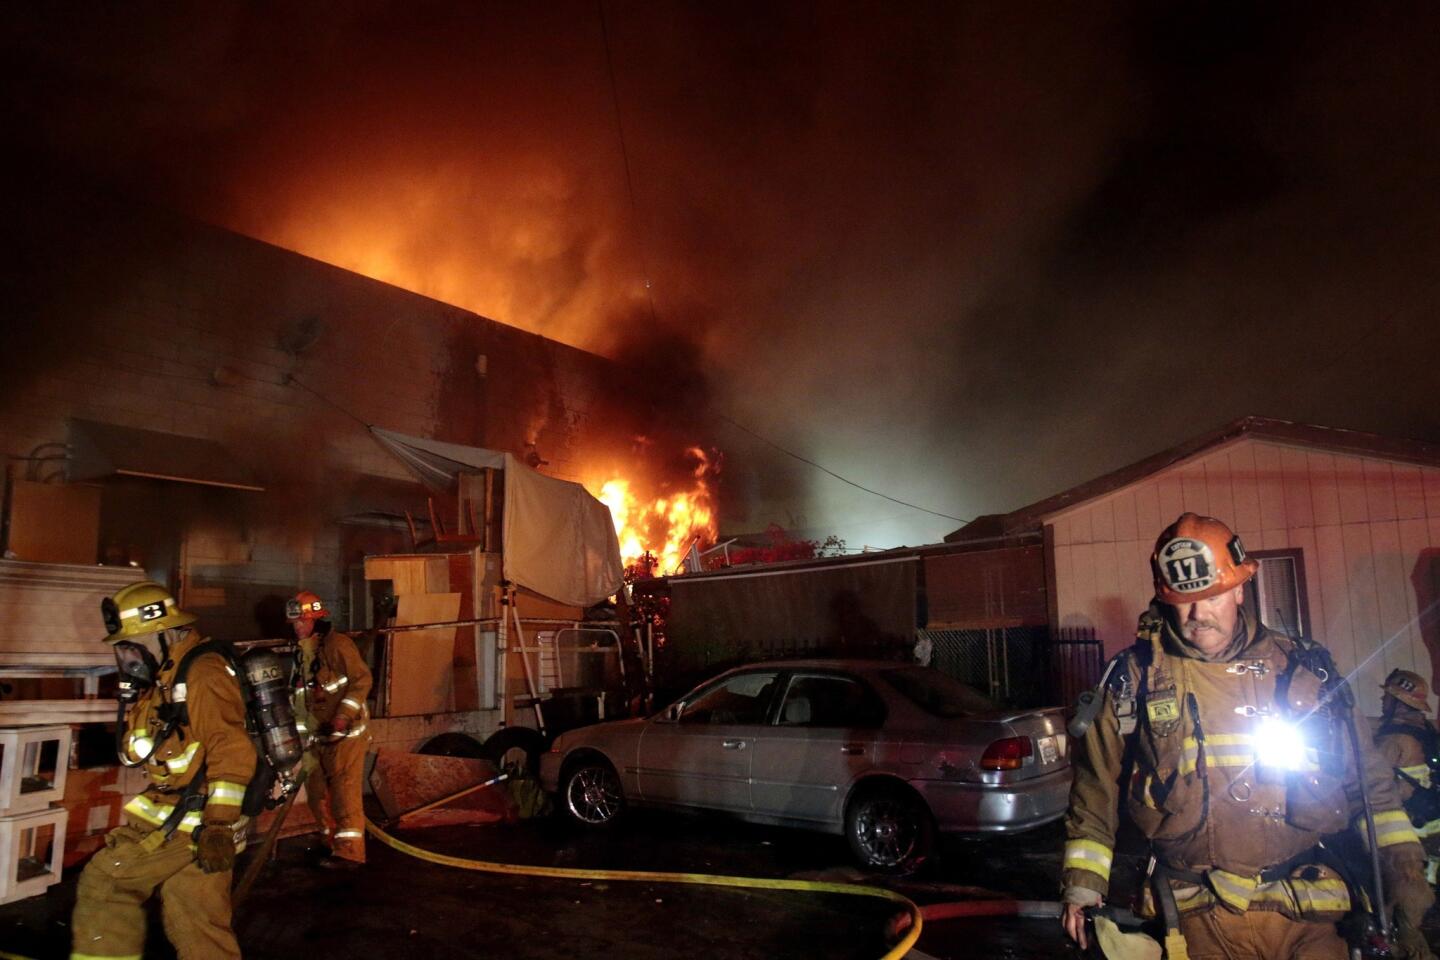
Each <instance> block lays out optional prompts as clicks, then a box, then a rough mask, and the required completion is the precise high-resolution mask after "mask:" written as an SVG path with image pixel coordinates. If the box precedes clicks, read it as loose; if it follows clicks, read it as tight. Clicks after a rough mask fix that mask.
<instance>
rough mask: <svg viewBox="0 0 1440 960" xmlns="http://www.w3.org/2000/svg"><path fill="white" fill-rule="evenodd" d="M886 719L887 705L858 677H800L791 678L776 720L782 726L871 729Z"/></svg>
mask: <svg viewBox="0 0 1440 960" xmlns="http://www.w3.org/2000/svg"><path fill="white" fill-rule="evenodd" d="M884 721H885V707H884V705H883V704H882V703H881V702H880V698H879V697H877V696H876V695H875V694H874V692H873V691H871V690H870V689H869V688H867V687H866V686H865V685H864V684H862V683H860V682H859V681H858V680H853V679H851V678H849V677H835V676H797V677H795V678H794V679H793V680H791V681H790V689H789V690H787V691H786V692H785V702H784V703H783V704H782V705H781V707H780V716H779V719H778V720H777V721H776V722H777V723H778V724H779V725H780V726H782V727H849V728H852V729H871V728H874V727H878V726H880V725H881V724H882V723H883V722H884Z"/></svg>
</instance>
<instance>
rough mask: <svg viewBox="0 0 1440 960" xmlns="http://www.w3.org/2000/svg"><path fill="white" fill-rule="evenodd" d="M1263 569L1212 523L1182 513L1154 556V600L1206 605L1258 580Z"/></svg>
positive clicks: (1223, 527)
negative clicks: (1208, 601) (1245, 583)
mask: <svg viewBox="0 0 1440 960" xmlns="http://www.w3.org/2000/svg"><path fill="white" fill-rule="evenodd" d="M1258 569H1260V563H1259V561H1257V560H1254V559H1251V558H1250V557H1247V556H1246V555H1245V545H1244V544H1243V543H1241V542H1240V538H1239V537H1237V536H1236V535H1235V534H1234V533H1233V532H1231V530H1230V528H1229V527H1227V526H1226V525H1225V524H1224V523H1222V522H1220V521H1219V520H1216V519H1215V518H1214V517H1202V516H1199V515H1197V514H1194V513H1183V514H1181V515H1180V518H1179V519H1178V520H1176V521H1175V522H1174V523H1172V524H1170V526H1168V527H1166V528H1165V531H1164V532H1163V533H1161V534H1160V537H1159V539H1158V540H1156V541H1155V552H1154V553H1152V554H1151V555H1150V570H1151V573H1152V574H1153V575H1154V578H1155V596H1156V597H1157V598H1159V599H1160V600H1161V601H1162V602H1164V603H1170V604H1182V603H1191V602H1193V601H1196V600H1208V599H1209V598H1210V597H1215V596H1219V595H1220V594H1222V593H1224V592H1225V591H1226V590H1233V589H1234V588H1236V587H1238V586H1240V584H1242V583H1244V582H1245V581H1247V580H1249V579H1250V578H1251V577H1253V576H1255V571H1256V570H1258Z"/></svg>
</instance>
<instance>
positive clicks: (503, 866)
mask: <svg viewBox="0 0 1440 960" xmlns="http://www.w3.org/2000/svg"><path fill="white" fill-rule="evenodd" d="M365 828H366V829H367V830H368V831H369V832H370V835H371V836H372V837H374V838H375V839H376V840H379V841H380V842H381V843H383V844H385V845H386V846H387V847H390V848H392V849H394V850H398V851H399V852H401V853H403V854H405V855H407V856H411V857H416V858H418V859H421V860H425V861H428V862H430V863H436V864H440V865H441V866H446V867H457V868H459V869H461V870H478V871H480V872H481V873H504V874H513V875H519V876H528V877H549V878H551V879H555V880H640V881H649V882H652V883H688V884H697V885H700V886H709V887H738V888H742V889H751V890H796V891H801V892H806V893H834V894H840V895H842V896H851V897H875V898H877V899H880V900H890V901H892V902H894V903H898V904H900V905H901V906H902V907H904V908H905V913H903V914H900V915H899V916H898V917H897V918H896V919H894V920H891V921H890V924H889V926H890V927H891V928H893V929H895V931H896V936H899V935H900V933H901V932H903V933H904V936H903V937H902V938H901V939H900V941H899V942H898V943H896V944H895V945H894V946H893V947H891V948H890V950H889V952H888V953H886V954H885V956H884V957H882V958H881V960H900V958H901V957H903V956H905V954H907V953H909V952H910V948H911V947H913V946H914V945H915V941H916V940H918V939H920V928H921V927H922V926H923V924H924V918H923V916H922V915H921V911H920V908H919V907H918V906H917V905H916V904H915V903H914V902H913V901H912V900H911V899H910V898H909V897H906V896H904V895H903V894H899V893H896V892H895V891H893V890H884V889H882V888H880V887H865V886H858V885H856V884H849V883H822V882H819V881H815V880H763V879H760V878H758V877H726V876H719V875H717V874H710V873H664V872H662V871H658V870H580V869H576V868H571V867H529V866H521V865H519V864H513V863H494V862H491V861H488V860H471V859H468V858H466V857H452V856H450V855H448V854H444V853H433V852H431V851H429V850H424V849H422V848H420V847H417V846H414V845H412V844H409V843H406V842H405V841H404V840H399V839H396V838H395V837H392V836H391V835H390V834H388V833H386V832H385V831H384V830H381V829H380V828H379V827H378V826H376V825H375V823H374V822H372V821H371V820H370V818H368V817H367V818H366V819H365ZM1004 902H1014V901H1004Z"/></svg>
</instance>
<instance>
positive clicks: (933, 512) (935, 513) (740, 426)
mask: <svg viewBox="0 0 1440 960" xmlns="http://www.w3.org/2000/svg"><path fill="white" fill-rule="evenodd" d="M715 416H716V417H718V418H720V419H721V420H724V421H725V422H726V423H728V424H730V426H732V427H734V428H735V429H737V430H739V431H741V432H742V433H747V434H749V435H750V436H752V437H754V438H755V439H756V440H759V441H760V442H761V443H763V444H766V445H767V446H771V447H774V448H775V449H776V450H779V451H780V452H781V453H783V454H785V455H786V456H787V457H793V458H794V459H796V460H799V461H800V462H801V463H804V464H808V465H809V466H812V467H814V468H815V469H816V470H819V471H820V472H821V473H824V474H827V475H829V476H832V477H834V478H835V479H836V480H839V481H840V482H841V483H848V484H849V485H850V486H852V487H854V488H855V489H856V490H863V491H865V492H866V493H868V494H870V495H871V496H875V497H880V498H881V499H882V500H889V501H890V502H891V503H898V504H900V506H902V507H909V508H910V509H911V510H919V511H920V512H921V513H928V514H931V515H932V516H936V517H944V518H945V519H946V520H954V521H955V522H956V523H970V522H971V519H973V518H966V517H957V516H955V515H954V514H950V513H942V512H941V511H939V510H931V509H930V508H929V507H922V506H920V505H919V504H916V503H911V502H910V501H908V500H901V499H900V498H899V497H892V496H890V494H888V493H882V492H880V491H879V490H875V489H872V488H870V487H867V486H865V485H864V484H860V483H856V482H855V481H854V480H851V479H850V478H849V477H842V476H841V475H840V474H838V473H836V472H835V471H834V470H831V469H830V468H829V467H827V466H824V465H823V464H819V463H816V462H815V461H814V460H811V459H810V458H809V457H803V456H801V455H800V454H798V453H796V452H795V451H794V450H790V449H787V448H785V447H782V446H781V445H780V444H778V443H776V442H775V441H774V440H771V439H770V438H769V437H765V436H762V435H760V434H758V433H756V432H755V431H754V430H751V429H750V428H749V427H747V426H745V425H744V424H743V423H737V422H736V421H734V420H732V419H731V418H729V417H727V416H725V414H723V413H716V414H715Z"/></svg>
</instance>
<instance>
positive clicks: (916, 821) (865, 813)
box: [846, 790, 934, 873]
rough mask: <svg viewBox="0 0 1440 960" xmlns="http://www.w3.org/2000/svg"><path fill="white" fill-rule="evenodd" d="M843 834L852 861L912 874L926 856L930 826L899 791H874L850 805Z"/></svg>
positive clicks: (914, 803) (917, 806)
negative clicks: (851, 855) (850, 851)
mask: <svg viewBox="0 0 1440 960" xmlns="http://www.w3.org/2000/svg"><path fill="white" fill-rule="evenodd" d="M846 834H847V836H848V839H849V841H850V847H851V849H852V850H853V851H854V853H855V856H856V858H857V859H858V860H860V862H861V863H862V864H863V865H865V866H866V867H869V868H870V869H872V870H882V871H884V872H886V873H913V872H914V871H916V870H918V869H919V868H920V866H921V865H922V864H923V863H924V862H925V861H926V860H927V859H928V858H929V856H930V850H931V847H932V845H933V842H934V825H933V824H932V823H931V821H930V816H929V813H928V811H926V810H925V808H924V806H923V805H922V804H921V803H920V802H919V801H918V800H917V799H915V798H913V797H910V796H907V795H906V794H904V793H903V792H901V791H899V790H877V791H875V792H873V793H869V794H867V795H865V796H862V797H860V798H858V799H857V800H856V801H855V803H854V804H853V805H852V807H851V809H850V812H849V815H848V816H847V817H846Z"/></svg>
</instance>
